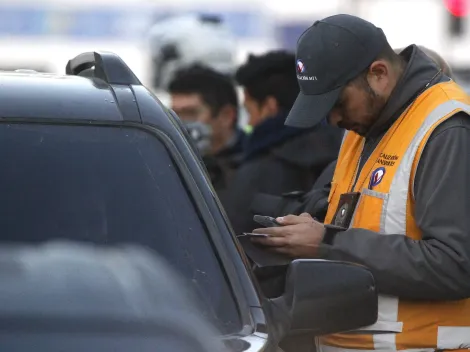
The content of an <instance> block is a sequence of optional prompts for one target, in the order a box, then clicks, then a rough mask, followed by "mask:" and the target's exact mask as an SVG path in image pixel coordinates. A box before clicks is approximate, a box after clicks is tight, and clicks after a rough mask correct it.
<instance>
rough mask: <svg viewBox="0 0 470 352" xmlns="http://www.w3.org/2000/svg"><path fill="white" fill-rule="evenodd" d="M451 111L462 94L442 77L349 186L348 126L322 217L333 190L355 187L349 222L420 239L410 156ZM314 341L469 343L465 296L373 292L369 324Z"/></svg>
mask: <svg viewBox="0 0 470 352" xmlns="http://www.w3.org/2000/svg"><path fill="white" fill-rule="evenodd" d="M459 111H464V112H467V114H469V115H470V98H469V96H468V95H467V94H466V93H465V92H464V91H462V89H461V88H460V87H459V86H458V85H457V84H455V83H454V82H452V81H450V82H445V83H438V84H436V85H434V86H432V87H431V88H428V89H427V90H426V91H425V92H424V93H422V94H421V95H420V96H419V97H418V98H417V99H416V100H415V101H414V102H413V103H412V104H411V105H410V106H409V107H408V109H407V110H406V111H405V112H403V114H402V115H401V116H400V117H399V119H398V120H397V121H396V122H395V123H394V124H393V125H392V127H391V128H390V129H389V130H388V131H387V133H386V134H385V135H384V137H383V138H382V140H381V141H380V142H379V144H378V146H377V147H376V149H375V151H374V152H373V153H372V155H371V156H370V157H369V159H368V160H367V161H366V163H365V165H364V167H363V169H362V171H361V172H360V174H359V175H358V178H357V183H356V185H355V187H354V189H352V187H353V185H354V181H355V178H356V173H357V168H358V165H359V158H360V156H361V152H362V148H363V144H364V138H362V137H360V136H359V135H357V134H355V133H351V132H348V133H347V134H346V135H345V137H344V140H343V145H342V147H341V150H340V153H339V158H338V162H337V166H336V170H335V174H334V176H333V181H332V187H331V191H330V195H329V204H330V207H329V208H328V213H327V216H326V220H325V223H327V224H330V223H331V222H332V219H333V216H334V214H335V212H336V208H337V205H338V202H339V197H340V195H341V194H343V193H348V192H352V191H353V192H361V196H360V199H359V201H358V203H357V206H356V209H355V212H354V215H353V218H352V220H351V225H350V227H351V228H363V229H368V230H372V231H375V232H378V233H380V234H381V235H382V236H386V235H387V234H402V235H403V236H408V237H410V238H412V239H415V240H420V239H421V238H422V235H421V230H420V229H419V228H418V226H417V225H416V221H415V217H414V194H413V188H414V187H413V185H414V177H415V173H416V169H417V166H418V162H419V159H420V156H421V153H422V151H423V149H424V146H425V145H426V142H427V140H428V139H429V136H430V135H431V133H432V132H433V131H434V129H435V128H436V127H437V126H438V125H439V124H440V123H442V122H443V121H445V120H446V119H448V118H449V117H451V116H452V115H454V114H455V113H457V112H459ZM469 152H470V151H469ZM459 186H460V187H463V186H464V185H456V187H459ZM319 342H320V346H319V349H320V351H321V352H348V351H354V350H382V351H401V350H412V349H418V350H419V351H428V350H429V351H434V350H436V349H442V350H456V349H459V348H460V349H464V348H470V299H465V300H460V301H442V302H429V301H406V300H402V299H400V298H399V297H392V296H385V295H380V296H379V317H378V320H377V322H376V324H374V325H372V326H369V327H365V328H363V329H359V331H355V332H354V333H343V334H334V335H329V336H325V337H322V338H320V341H319Z"/></svg>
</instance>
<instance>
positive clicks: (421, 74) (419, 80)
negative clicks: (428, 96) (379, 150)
mask: <svg viewBox="0 0 470 352" xmlns="http://www.w3.org/2000/svg"><path fill="white" fill-rule="evenodd" d="M400 55H401V56H403V57H404V58H405V60H406V61H407V62H408V64H407V66H406V68H405V71H404V72H403V75H402V77H401V78H400V80H399V81H398V83H397V85H396V87H395V89H394V90H393V92H392V94H391V96H390V98H389V100H388V102H387V104H386V105H385V107H384V109H383V110H382V112H381V113H380V115H379V118H378V119H377V121H376V122H375V123H374V124H373V125H372V127H371V129H370V130H369V132H368V133H367V135H366V138H377V137H379V136H380V135H382V134H383V133H384V132H385V131H386V130H388V129H389V128H390V126H392V124H393V123H394V122H395V121H396V120H397V119H398V118H399V117H400V115H401V114H402V112H403V111H405V109H406V108H407V107H408V106H409V105H410V104H411V103H412V102H413V101H414V100H415V99H416V98H417V97H418V96H419V95H420V94H421V93H422V92H423V90H424V88H425V87H426V85H427V84H428V83H430V84H429V86H432V85H433V84H436V83H438V82H441V81H443V80H448V78H447V77H446V76H445V75H443V74H437V73H438V72H439V68H438V67H437V65H436V64H435V63H434V61H433V60H432V59H431V58H429V57H428V56H427V55H426V54H425V53H424V52H423V51H422V50H421V49H419V48H418V47H417V46H416V45H410V46H409V47H407V48H406V49H405V50H403V51H402V52H401V53H400Z"/></svg>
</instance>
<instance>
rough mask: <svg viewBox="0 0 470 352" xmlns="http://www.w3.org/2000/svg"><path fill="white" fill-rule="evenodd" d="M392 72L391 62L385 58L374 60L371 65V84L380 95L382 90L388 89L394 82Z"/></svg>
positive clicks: (368, 79)
mask: <svg viewBox="0 0 470 352" xmlns="http://www.w3.org/2000/svg"><path fill="white" fill-rule="evenodd" d="M392 72H393V70H392V67H391V64H390V63H389V62H387V61H385V60H377V61H374V62H373V63H372V64H371V65H370V67H369V72H368V73H367V81H368V82H369V86H370V87H371V88H372V89H373V90H374V92H376V93H377V94H379V95H381V93H382V92H386V91H388V90H389V88H390V87H389V86H390V84H391V82H392V81H391V74H392Z"/></svg>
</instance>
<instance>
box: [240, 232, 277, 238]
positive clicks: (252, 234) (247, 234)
mask: <svg viewBox="0 0 470 352" xmlns="http://www.w3.org/2000/svg"><path fill="white" fill-rule="evenodd" d="M237 237H269V235H267V234H265V233H251V232H243V233H242V234H241V235H238V236H237Z"/></svg>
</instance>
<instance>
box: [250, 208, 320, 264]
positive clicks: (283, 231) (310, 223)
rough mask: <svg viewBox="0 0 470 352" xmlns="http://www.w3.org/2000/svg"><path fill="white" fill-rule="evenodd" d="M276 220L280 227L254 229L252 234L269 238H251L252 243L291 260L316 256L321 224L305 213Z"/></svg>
mask: <svg viewBox="0 0 470 352" xmlns="http://www.w3.org/2000/svg"><path fill="white" fill-rule="evenodd" d="M276 220H277V221H278V222H279V223H280V224H281V225H282V226H279V227H268V228H263V229H256V230H254V231H253V232H254V233H261V234H267V235H269V237H266V238H253V239H252V241H253V242H255V243H258V244H261V245H263V246H267V247H270V249H271V250H272V251H274V252H277V253H281V254H285V255H288V256H290V257H292V258H315V257H316V256H317V250H318V246H319V244H320V243H321V241H322V239H323V235H324V233H325V228H324V226H323V224H321V223H319V222H318V221H316V220H314V219H313V218H312V217H311V216H310V214H307V213H303V214H301V215H300V216H296V215H287V216H285V217H282V218H277V219H276Z"/></svg>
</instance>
